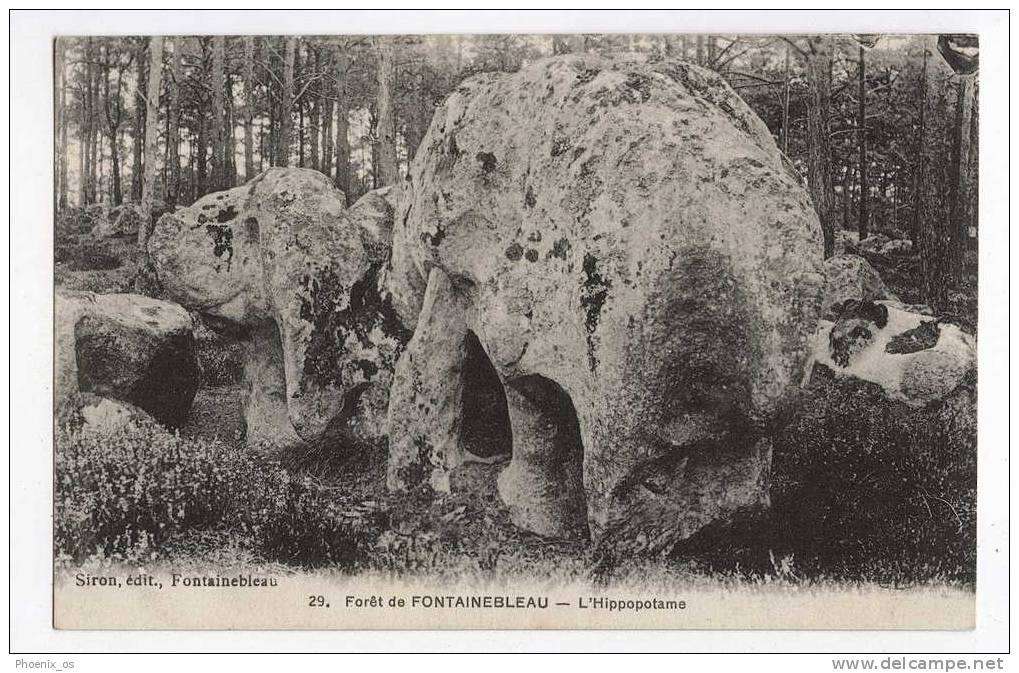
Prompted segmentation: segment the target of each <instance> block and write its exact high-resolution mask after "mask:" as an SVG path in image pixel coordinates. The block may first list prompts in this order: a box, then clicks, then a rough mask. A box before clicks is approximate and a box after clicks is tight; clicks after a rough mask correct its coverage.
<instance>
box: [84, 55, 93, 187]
mask: <svg viewBox="0 0 1019 673" xmlns="http://www.w3.org/2000/svg"><path fill="white" fill-rule="evenodd" d="M94 58H95V55H94V54H93V49H92V38H90V37H89V38H86V39H85V94H84V98H83V99H82V120H81V125H82V127H83V128H84V129H85V133H84V136H83V144H82V157H83V160H82V171H81V203H82V205H88V204H89V203H91V202H92V167H93V163H92V148H93V145H92V134H93V130H94V128H95V125H94V121H93V117H94V116H95V107H94V103H95V99H94V97H93V96H92V83H93V81H94V79H95V78H94V77H93V75H92V71H93V70H94V69H95V65H94V64H93V59H94Z"/></svg>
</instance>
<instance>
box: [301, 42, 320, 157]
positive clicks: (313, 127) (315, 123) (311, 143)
mask: <svg viewBox="0 0 1019 673" xmlns="http://www.w3.org/2000/svg"><path fill="white" fill-rule="evenodd" d="M309 61H310V62H311V72H310V73H309V74H308V76H309V77H317V76H318V74H319V72H320V67H321V56H320V55H319V52H318V49H313V50H312V57H311V58H310V59H308V58H305V64H306V66H305V67H307V63H308V62H309ZM308 95H309V96H311V105H310V106H309V110H308V115H309V119H308V154H309V157H308V159H309V161H310V162H311V167H312V168H314V169H315V170H316V171H318V170H321V168H322V164H321V163H320V162H319V158H318V140H319V134H320V133H321V128H320V125H319V124H320V121H319V119H320V116H321V111H320V110H321V108H320V106H321V100H320V99H319V95H318V87H317V86H315V87H313V88H309V89H308Z"/></svg>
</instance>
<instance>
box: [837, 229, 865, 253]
mask: <svg viewBox="0 0 1019 673" xmlns="http://www.w3.org/2000/svg"><path fill="white" fill-rule="evenodd" d="M859 244H860V234H859V233H857V232H855V231H850V230H848V229H839V230H838V231H837V232H835V254H836V255H845V254H850V255H852V254H856V246H858V245H859Z"/></svg>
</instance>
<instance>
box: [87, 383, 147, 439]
mask: <svg viewBox="0 0 1019 673" xmlns="http://www.w3.org/2000/svg"><path fill="white" fill-rule="evenodd" d="M81 418H82V421H83V425H84V428H85V429H87V430H89V431H90V432H92V433H96V434H100V435H104V436H108V435H112V434H114V433H116V432H119V431H120V430H123V429H127V428H136V427H140V426H143V425H147V424H151V423H155V422H156V421H155V419H153V418H152V416H150V415H149V414H147V413H146V412H144V411H142V410H141V409H139V408H138V407H136V406H135V405H133V404H128V403H127V402H120V401H118V400H111V399H109V398H107V397H100V396H99V395H95V394H93V393H82V395H81Z"/></svg>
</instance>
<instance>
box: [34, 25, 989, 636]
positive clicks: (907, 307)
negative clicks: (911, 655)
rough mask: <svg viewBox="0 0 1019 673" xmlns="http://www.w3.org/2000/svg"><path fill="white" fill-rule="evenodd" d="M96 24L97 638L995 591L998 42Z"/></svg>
mask: <svg viewBox="0 0 1019 673" xmlns="http://www.w3.org/2000/svg"><path fill="white" fill-rule="evenodd" d="M159 32H160V31H159V30H158V29H157V26H155V25H153V29H152V30H149V31H144V34H118V35H116V36H107V35H102V34H61V35H57V36H55V37H54V39H53V41H52V50H53V52H52V53H53V63H54V68H53V92H54V94H53V102H54V107H53V110H54V127H53V128H54V140H55V142H54V160H53V167H54V185H55V192H54V194H53V206H54V221H55V230H54V249H53V262H54V284H55V300H54V301H55V309H54V311H55V319H54V343H55V346H54V388H55V394H54V449H53V450H54V454H53V498H54V500H53V541H52V549H53V557H54V567H53V626H54V627H55V628H56V629H61V630H63V629H70V630H77V629H88V630H94V629H533V628H542V629H544V628H548V629H588V628H591V629H765V628H767V629H872V630H880V629H910V630H922V629H941V630H967V629H972V628H974V625H975V614H976V605H975V595H976V594H975V587H976V583H977V534H976V526H977V507H976V503H977V441H976V440H977V395H976V389H977V366H976V362H977V341H978V334H977V327H978V323H977V314H978V307H977V287H978V283H977V276H978V273H977V257H978V255H977V252H978V241H979V240H980V236H979V230H978V219H979V218H978V210H979V209H978V206H979V204H978V191H979V190H978V187H977V185H978V179H979V176H978V166H979V156H978V154H979V151H978V150H979V142H978V138H979V131H980V115H981V110H980V107H981V105H980V101H981V98H982V97H981V84H980V82H981V80H980V52H981V38H980V36H979V35H976V34H962V33H952V34H931V33H911V34H883V33H873V34H842V33H832V32H825V33H818V34H709V33H690V34H681V33H668V34H653V33H633V34H627V33H612V34H608V33H585V34H563V33H547V34H512V33H502V34H498V33H495V34H420V35H415V34H403V35H370V34H361V35H344V34H265V33H262V34H226V35H224V34H184V35H178V34H159Z"/></svg>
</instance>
